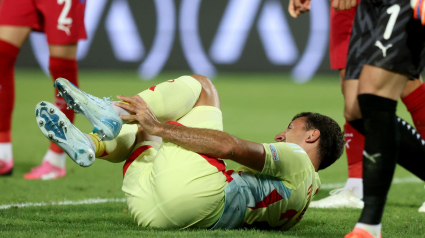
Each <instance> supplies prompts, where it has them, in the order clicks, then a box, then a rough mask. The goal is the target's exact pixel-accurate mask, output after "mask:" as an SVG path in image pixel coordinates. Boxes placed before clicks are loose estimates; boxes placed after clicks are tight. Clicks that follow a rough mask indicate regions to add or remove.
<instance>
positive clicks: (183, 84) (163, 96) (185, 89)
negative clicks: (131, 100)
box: [139, 76, 202, 122]
mask: <svg viewBox="0 0 425 238" xmlns="http://www.w3.org/2000/svg"><path fill="white" fill-rule="evenodd" d="M201 90H202V86H201V83H199V82H198V80H196V79H194V78H192V77H190V76H182V77H179V78H177V79H173V80H168V81H165V82H163V83H160V84H158V85H156V86H154V87H151V88H149V89H146V90H145V91H143V92H141V93H139V96H140V97H141V98H143V100H145V101H146V103H147V104H148V105H149V107H150V108H151V109H152V111H153V113H154V114H155V116H156V117H157V118H158V120H159V121H161V122H164V121H175V120H177V119H179V118H180V117H182V116H184V115H185V114H186V113H188V112H189V111H190V110H191V109H192V108H193V106H194V105H195V103H196V102H197V101H198V98H199V95H200V94H201Z"/></svg>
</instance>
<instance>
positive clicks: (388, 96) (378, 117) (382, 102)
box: [356, 65, 408, 237]
mask: <svg viewBox="0 0 425 238" xmlns="http://www.w3.org/2000/svg"><path fill="white" fill-rule="evenodd" d="M407 81H408V77H407V76H405V75H401V74H398V73H394V72H390V71H388V70H385V69H382V68H378V67H376V66H370V65H365V66H364V67H363V70H362V73H361V75H360V79H359V96H358V100H359V105H360V110H361V112H362V117H363V121H364V126H365V133H366V138H365V147H364V152H363V155H364V157H363V181H364V183H363V193H364V194H363V195H364V196H363V200H364V202H365V205H364V208H363V211H362V214H361V216H360V219H359V222H358V223H357V224H356V228H360V229H363V230H366V231H367V232H369V233H370V234H371V235H373V236H374V237H378V236H380V233H381V219H382V215H383V212H384V207H385V202H386V199H387V194H388V190H389V188H390V186H391V181H392V178H393V175H394V170H395V165H396V163H397V159H398V155H399V147H400V138H399V128H398V125H397V117H396V114H395V111H396V106H397V100H398V99H399V98H400V95H401V93H402V91H403V89H404V87H405V85H406V83H407Z"/></svg>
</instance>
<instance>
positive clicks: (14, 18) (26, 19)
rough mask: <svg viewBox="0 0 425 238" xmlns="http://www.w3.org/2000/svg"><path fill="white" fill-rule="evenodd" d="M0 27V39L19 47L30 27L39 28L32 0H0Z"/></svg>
mask: <svg viewBox="0 0 425 238" xmlns="http://www.w3.org/2000/svg"><path fill="white" fill-rule="evenodd" d="M0 28H1V29H0V39H1V40H3V41H6V42H8V43H11V44H13V45H15V46H17V47H21V46H22V44H23V43H24V41H25V40H26V39H27V37H28V35H29V33H30V32H31V30H32V29H34V30H40V19H39V16H38V15H37V10H36V6H35V4H34V1H32V0H2V1H0Z"/></svg>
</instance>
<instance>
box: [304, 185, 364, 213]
mask: <svg viewBox="0 0 425 238" xmlns="http://www.w3.org/2000/svg"><path fill="white" fill-rule="evenodd" d="M329 194H330V196H329V197H326V198H323V199H320V200H318V201H312V202H311V203H310V206H309V207H313V208H358V209H362V208H363V206H364V202H363V201H362V198H361V197H360V196H357V195H356V194H354V193H353V192H351V191H350V190H348V189H346V188H339V189H335V190H332V191H330V192H329Z"/></svg>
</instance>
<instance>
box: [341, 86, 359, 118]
mask: <svg viewBox="0 0 425 238" xmlns="http://www.w3.org/2000/svg"><path fill="white" fill-rule="evenodd" d="M358 90H359V80H356V79H344V80H342V93H343V95H344V117H345V120H346V121H354V120H356V119H360V118H362V116H361V112H360V107H359V102H358V100H357V95H358Z"/></svg>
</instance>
